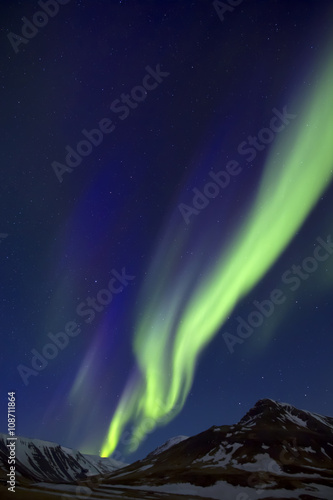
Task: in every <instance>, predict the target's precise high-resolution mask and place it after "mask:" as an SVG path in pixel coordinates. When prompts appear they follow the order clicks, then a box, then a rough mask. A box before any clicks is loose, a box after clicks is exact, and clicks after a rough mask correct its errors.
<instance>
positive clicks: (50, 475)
mask: <svg viewBox="0 0 333 500" xmlns="http://www.w3.org/2000/svg"><path fill="white" fill-rule="evenodd" d="M7 437H8V435H7V434H0V469H1V470H2V471H7V472H8V448H7ZM15 452H16V464H15V467H16V474H17V476H18V477H21V480H22V479H23V480H25V481H34V482H35V481H38V482H39V481H43V482H49V483H72V482H73V481H77V480H82V479H85V478H87V477H89V476H94V475H98V474H106V473H110V472H112V471H114V470H115V469H119V468H120V467H123V466H124V465H125V464H123V463H121V462H117V461H116V460H113V459H111V458H101V457H96V456H93V455H91V456H90V455H83V454H82V453H80V452H79V451H77V450H72V449H69V448H65V447H63V446H60V445H58V444H56V443H52V442H49V441H41V440H39V439H26V438H23V437H17V441H16V450H15Z"/></svg>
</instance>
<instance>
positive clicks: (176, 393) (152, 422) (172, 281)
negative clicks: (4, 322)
mask: <svg viewBox="0 0 333 500" xmlns="http://www.w3.org/2000/svg"><path fill="white" fill-rule="evenodd" d="M327 61H330V57H329V58H327V60H326V61H325V62H326V64H324V65H322V66H321V68H320V72H319V73H318V75H319V76H318V81H317V83H314V84H313V88H314V90H313V91H311V92H310V93H309V95H307V96H305V97H304V98H303V99H302V100H301V101H302V102H301V110H300V112H299V113H298V114H297V117H296V119H295V120H293V122H292V124H291V125H289V126H288V129H287V131H286V132H285V133H284V134H280V135H279V136H278V137H276V138H275V140H274V143H273V145H272V147H271V150H270V152H269V156H268V159H267V161H266V165H265V168H264V173H263V176H262V179H261V182H260V185H259V188H258V192H257V195H256V197H255V199H254V202H253V204H252V206H251V207H250V210H249V213H248V215H247V216H246V218H245V221H244V222H243V223H242V224H240V225H239V227H238V228H237V229H236V231H235V236H234V238H232V239H231V240H230V242H229V243H228V244H227V245H222V244H221V248H220V249H219V255H218V257H217V259H216V261H215V263H214V265H213V266H211V267H210V270H209V271H208V272H205V273H203V275H201V276H200V279H198V275H199V270H200V269H201V263H202V259H203V258H204V257H205V256H200V257H199V256H198V255H196V256H195V257H194V258H193V259H192V260H189V261H188V262H180V261H179V254H180V247H181V244H179V247H178V248H177V247H176V248H174V249H170V248H169V246H170V241H171V240H170V237H171V238H172V240H178V241H181V242H183V240H184V238H185V237H184V236H183V235H182V231H183V228H182V229H178V232H176V233H177V234H175V235H173V236H172V235H170V234H168V237H165V238H164V239H163V241H162V243H161V245H160V248H159V251H158V253H157V255H156V257H155V259H154V261H153V264H152V269H151V271H150V273H149V275H150V276H151V280H150V282H149V284H148V286H146V289H145V290H144V291H143V299H144V302H145V304H146V307H145V308H144V310H143V312H142V316H141V317H140V321H138V324H137V327H136V329H135V335H134V352H135V355H136V358H137V362H138V366H139V369H140V374H139V376H138V377H136V378H135V379H134V380H133V379H132V380H131V381H130V382H129V383H128V385H127V387H126V388H125V391H124V393H123V396H122V398H121V400H120V403H119V405H118V407H117V409H116V411H115V414H114V416H113V419H112V421H111V424H110V428H109V432H108V435H107V436H106V439H105V441H104V444H103V448H102V453H101V454H102V456H108V455H110V454H111V453H112V452H113V451H114V450H115V448H116V446H117V444H118V442H119V440H120V438H121V435H122V432H123V431H124V429H125V427H126V426H127V424H128V423H129V422H133V424H134V429H135V431H134V433H133V436H134V437H135V439H133V440H132V442H131V445H130V451H134V450H135V449H136V448H137V446H138V445H139V443H140V442H141V441H142V439H143V438H144V436H145V434H147V432H148V426H150V429H151V427H154V426H156V425H159V424H160V423H161V419H163V423H165V422H166V421H168V420H170V418H172V417H173V416H174V415H175V411H173V412H172V410H174V409H175V408H176V413H177V412H179V411H180V409H181V408H182V406H183V404H184V402H185V399H186V397H187V395H188V393H189V390H190V387H191V385H192V382H193V377H194V371H195V366H196V362H197V360H198V357H199V355H200V353H201V352H202V350H203V349H204V347H205V346H206V345H207V344H208V343H209V342H210V341H211V339H212V338H213V337H214V335H215V334H216V333H217V332H218V330H219V329H220V328H221V326H222V325H223V323H224V322H225V320H226V318H227V316H228V315H230V313H231V312H232V310H233V309H234V308H235V306H236V304H237V303H238V302H239V300H240V299H241V298H242V297H244V296H245V295H246V294H247V293H248V292H249V291H250V290H251V289H252V288H253V287H254V286H255V285H256V284H257V283H258V282H259V280H260V279H261V278H262V277H263V276H264V275H265V273H267V271H268V270H269V269H270V268H271V266H272V265H273V264H274V262H276V260H277V259H278V257H279V256H280V255H281V253H282V252H283V250H284V249H285V248H286V246H287V245H288V244H289V242H290V241H291V240H292V238H293V237H294V235H295V233H296V232H297V231H298V229H299V228H300V226H301V225H302V224H303V222H304V221H305V219H306V217H307V216H308V215H309V213H310V212H311V210H312V209H313V207H314V206H315V204H316V202H317V201H318V199H319V197H320V196H321V195H322V194H323V192H324V191H325V189H326V188H327V186H328V185H329V183H330V181H331V179H332V168H333V113H332V109H333V92H332V83H333V63H332V62H329V63H328V65H327ZM180 269H181V270H180ZM175 271H177V272H175ZM175 276H176V277H175ZM150 429H149V430H150Z"/></svg>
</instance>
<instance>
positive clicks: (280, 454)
mask: <svg viewBox="0 0 333 500" xmlns="http://www.w3.org/2000/svg"><path fill="white" fill-rule="evenodd" d="M105 482H106V483H108V484H109V485H115V484H117V485H118V486H119V485H124V486H125V485H126V486H129V487H131V488H137V489H138V488H141V487H142V488H145V489H147V487H148V488H149V489H154V490H155V491H161V492H162V491H164V492H174V493H175V494H180V493H183V494H184V493H185V494H186V495H188V494H191V495H198V496H201V495H202V496H205V497H207V496H208V497H211V498H221V499H223V500H224V499H227V498H230V499H236V498H237V494H238V493H244V497H242V498H244V500H249V499H252V498H258V494H259V493H260V495H261V496H260V498H261V499H264V498H265V499H266V498H267V499H268V498H276V497H277V496H278V497H279V498H302V497H301V495H308V496H304V497H303V498H304V499H305V498H306V499H319V498H322V499H325V500H333V418H330V417H324V416H321V415H318V414H315V413H310V412H308V411H304V410H299V409H297V408H295V407H293V406H291V405H288V404H285V403H277V402H275V401H273V400H271V399H263V400H260V401H258V402H257V403H256V405H255V406H254V407H253V408H252V409H251V410H250V411H249V412H248V413H247V414H246V415H245V416H244V417H243V418H242V419H241V420H240V421H239V422H238V424H235V425H231V426H229V425H225V426H214V427H211V428H210V429H208V430H207V431H205V432H202V433H200V434H198V435H196V436H193V437H190V438H188V439H186V440H183V441H181V442H179V443H177V444H174V445H173V446H171V447H169V448H168V449H166V450H165V451H161V452H160V453H159V454H158V455H154V454H150V455H148V456H147V457H146V458H145V459H144V460H140V461H138V462H136V463H134V464H131V465H129V466H128V467H125V468H123V469H122V470H121V471H119V472H117V471H115V472H114V473H112V475H110V476H109V478H108V479H106V480H105ZM228 492H229V493H228ZM246 495H247V496H246ZM253 495H255V496H253Z"/></svg>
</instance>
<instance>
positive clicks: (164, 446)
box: [147, 436, 188, 458]
mask: <svg viewBox="0 0 333 500" xmlns="http://www.w3.org/2000/svg"><path fill="white" fill-rule="evenodd" d="M185 439H188V436H175V437H173V438H170V439H168V440H167V441H166V442H165V443H164V444H162V445H161V446H159V447H158V448H156V450H154V451H151V452H150V453H149V454H148V455H147V458H148V457H153V456H156V455H159V454H160V453H162V451H165V450H168V449H169V448H171V447H172V446H174V445H175V444H178V443H181V442H182V441H184V440H185Z"/></svg>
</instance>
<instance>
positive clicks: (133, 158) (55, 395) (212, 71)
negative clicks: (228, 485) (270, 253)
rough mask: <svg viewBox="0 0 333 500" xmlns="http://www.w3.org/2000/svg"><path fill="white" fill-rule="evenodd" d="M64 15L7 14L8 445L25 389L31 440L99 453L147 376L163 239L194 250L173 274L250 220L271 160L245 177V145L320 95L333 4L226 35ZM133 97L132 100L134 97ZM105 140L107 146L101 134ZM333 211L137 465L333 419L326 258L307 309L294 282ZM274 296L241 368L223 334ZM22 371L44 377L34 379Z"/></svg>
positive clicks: (71, 8)
mask: <svg viewBox="0 0 333 500" xmlns="http://www.w3.org/2000/svg"><path fill="white" fill-rule="evenodd" d="M60 3H61V2H60V1H59V3H58V4H56V7H55V6H54V5H55V4H54V2H51V4H52V5H53V9H54V11H52V5H51V4H50V5H49V7H48V8H49V9H51V10H50V11H49V12H50V15H47V14H44V15H43V16H42V17H40V16H39V17H38V16H37V17H36V16H35V17H33V16H34V15H35V13H36V12H38V11H41V7H40V6H39V5H38V2H35V1H30V0H29V1H24V2H22V1H3V2H1V6H0V15H1V19H2V34H1V36H2V44H1V47H2V49H1V92H2V99H1V103H2V104H1V115H0V116H1V118H0V120H1V123H2V148H1V153H0V154H1V160H2V161H1V165H2V168H1V190H2V196H1V202H0V203H1V225H0V234H1V239H0V261H1V263H2V265H1V281H0V289H1V298H0V304H1V318H2V320H1V326H0V328H1V330H0V331H1V336H2V344H1V345H2V349H1V354H0V356H1V372H2V375H1V380H2V383H1V389H2V390H1V392H2V394H1V400H2V402H3V404H2V406H1V413H0V430H1V431H3V432H5V431H6V393H7V392H8V391H12V390H14V391H16V398H17V403H16V404H17V428H16V432H17V434H18V435H23V436H27V437H36V438H40V439H45V440H50V441H56V442H60V443H61V444H63V445H65V446H69V447H77V448H79V449H82V450H83V451H89V452H93V453H97V452H98V450H100V448H101V444H102V441H103V439H104V437H105V435H106V432H107V429H108V425H109V423H110V420H111V418H112V414H113V412H114V410H115V408H116V406H117V403H118V402H119V400H120V397H121V394H122V391H123V389H124V387H125V384H126V381H127V379H128V376H129V375H130V374H131V373H133V369H135V356H134V354H133V349H132V339H133V334H134V328H135V322H136V319H137V317H140V315H141V314H143V311H142V309H143V308H144V304H142V289H143V287H144V284H145V282H146V280H147V279H148V278H149V279H150V282H151V280H152V277H151V276H148V275H149V269H150V265H151V263H152V262H153V260H154V258H155V255H156V248H157V247H158V244H159V242H160V241H162V240H163V238H165V230H166V229H165V228H166V227H167V226H168V225H169V223H170V221H176V224H177V227H178V228H179V227H180V228H181V231H180V232H179V231H178V233H177V234H178V235H179V234H183V235H184V237H186V238H187V237H188V238H189V243H188V246H187V251H186V252H185V253H184V254H182V255H181V256H180V258H179V263H178V266H179V268H178V271H179V272H181V269H182V266H183V263H184V265H185V263H189V262H190V261H191V258H192V257H193V253H192V251H191V248H193V249H194V248H198V243H202V251H204V252H205V255H206V257H207V265H209V264H210V262H214V259H215V258H216V248H217V245H218V244H220V243H221V242H226V243H227V242H228V241H229V239H230V237H231V234H232V232H233V228H234V227H235V225H237V224H238V223H239V221H242V220H243V218H244V217H245V214H246V213H247V210H248V206H249V203H250V202H251V200H253V198H254V196H255V194H256V188H257V185H258V181H259V179H260V175H261V173H262V171H263V167H264V164H265V160H266V158H267V155H268V153H269V149H270V148H269V147H267V148H264V149H263V150H262V151H257V153H256V155H255V158H253V159H252V160H251V161H248V160H247V158H248V157H247V156H246V155H243V156H240V154H239V152H238V147H239V144H240V143H241V142H242V141H244V140H246V138H247V137H248V136H249V135H250V134H256V133H257V132H258V131H259V130H260V129H262V128H263V127H265V126H267V124H268V123H269V122H270V120H271V118H272V116H273V112H272V110H273V108H276V109H278V110H282V109H283V107H284V106H285V105H288V110H289V109H290V112H293V110H292V102H293V97H295V95H297V94H298V93H302V92H303V91H305V90H308V89H309V88H310V89H311V86H312V85H313V84H314V82H315V81H316V73H315V69H314V68H315V67H316V64H317V62H318V60H320V58H321V55H322V50H323V48H324V46H325V42H327V37H328V35H329V33H330V31H331V30H332V26H331V25H330V23H329V20H330V16H331V14H332V9H331V2H330V1H324V0H321V1H320V2H314V1H304V0H303V1H301V0H296V1H293V2H288V1H287V0H280V1H274V0H267V1H259V0H244V1H243V2H240V3H239V5H238V6H237V7H234V8H233V10H232V11H227V12H226V13H225V14H224V19H223V20H221V19H220V18H219V16H218V14H217V12H216V10H215V9H214V6H213V3H212V2H206V1H196V2H191V1H188V2H176V1H163V2H162V1H160V2H152V1H142V2H135V1H126V0H123V1H115V2H113V1H107V0H94V1H92V0H86V1H84V0H70V1H69V2H67V3H66V2H63V5H60ZM41 4H43V2H41ZM45 9H46V10H47V7H45V8H44V10H45ZM51 12H52V16H51ZM23 17H24V18H25V19H23V20H22V18H23ZM33 19H34V21H35V24H38V23H39V26H40V25H43V24H45V26H44V25H43V26H40V27H38V28H36V27H35V28H34V27H33V25H31V24H30V23H31V22H32V20H33ZM24 26H25V27H24ZM22 29H23V31H22ZM10 33H12V34H11V35H10ZM13 34H14V35H13ZM8 35H9V37H8ZM16 35H17V36H16ZM20 36H21V37H22V36H24V39H22V38H21V39H20V38H18V37H20ZM147 75H149V76H147ZM159 75H161V76H159ZM142 85H145V88H146V92H145V93H142V88H143V87H142ZM135 87H136V90H133V89H134V88H135ZM140 89H141V90H140ZM131 92H132V95H133V92H134V95H135V96H136V102H135V100H133V98H132V99H130V98H126V97H124V94H128V93H131ZM126 99H129V100H127V101H126ZM121 100H122V101H123V102H122V103H121V102H120V101H121ZM120 106H122V108H121V107H120ZM98 127H99V128H100V129H101V130H103V134H101V133H96V132H95V135H93V136H92V135H90V134H89V132H90V131H91V130H92V129H96V128H98ZM82 130H85V131H86V132H82ZM284 132H285V133H288V132H287V130H286V131H284ZM89 138H90V143H89V142H88V143H87V142H85V143H81V146H78V143H80V142H81V141H87V139H89ZM94 141H95V144H94ZM91 142H92V143H93V145H91ZM87 144H88V145H87ZM66 146H68V148H69V149H65V148H66ZM317 147H318V148H320V144H318V145H317ZM76 148H79V150H80V151H81V156H82V158H81V159H80V158H79V157H78V156H77V155H75V153H74V155H75V156H73V152H72V151H73V150H74V151H75V150H76ZM80 148H81V149H80ZM69 151H70V152H71V153H70V154H71V156H70V157H69V158H68V161H67V164H66V160H65V157H66V155H67V154H68V152H69ZM78 158H79V159H78ZM235 159H237V160H239V163H240V165H241V168H242V173H241V174H240V175H237V176H235V177H234V178H232V179H231V181H230V184H229V185H228V186H227V187H226V188H225V189H223V190H221V193H220V194H219V196H218V197H216V198H215V199H214V200H212V201H211V202H210V204H209V206H208V207H207V208H205V210H204V211H203V212H202V213H199V214H193V215H191V217H190V223H189V224H186V222H185V220H184V219H183V216H182V214H181V212H180V210H179V204H180V203H184V204H187V205H189V204H190V203H191V201H192V198H193V189H199V190H200V189H201V188H202V187H203V186H204V185H205V184H206V183H207V180H209V172H210V171H211V170H212V169H213V170H214V171H216V172H217V171H219V170H221V169H225V168H226V164H227V163H228V162H229V161H232V160H235ZM54 162H57V163H56V164H55V163H54ZM76 163H77V165H76V166H74V165H75V164H76ZM55 165H56V166H55ZM61 165H62V166H61ZM69 165H71V166H69ZM314 168H315V166H314ZM55 169H57V172H58V175H56V172H55ZM59 178H60V179H61V180H62V182H59ZM332 194H333V192H332V188H330V189H328V190H327V191H326V193H325V194H324V195H323V196H322V197H321V198H320V200H319V202H318V204H317V205H316V207H315V208H314V210H313V211H312V213H311V214H310V216H309V217H308V218H307V220H306V222H305V223H304V224H303V226H302V228H301V229H300V230H299V231H298V232H297V234H296V235H295V237H294V239H293V240H292V242H291V244H290V245H289V246H288V248H287V249H286V250H285V251H284V252H283V253H282V255H281V256H280V258H279V259H278V261H277V262H276V263H275V264H274V266H273V267H272V268H271V269H270V270H269V272H268V273H267V274H266V275H265V277H264V278H263V279H262V280H261V281H260V283H259V284H258V285H257V286H256V287H255V288H254V289H253V290H251V291H250V292H249V294H248V295H247V296H246V297H244V298H243V299H242V300H241V301H240V303H239V304H238V305H237V306H236V308H235V310H234V311H233V313H232V315H231V316H230V318H229V320H228V321H227V322H226V323H225V324H224V325H223V326H222V327H221V329H220V331H219V333H218V334H217V335H216V336H215V338H214V340H213V341H212V342H211V343H210V344H209V345H208V346H207V347H206V348H205V350H204V351H203V352H202V354H201V356H200V358H199V362H198V365H197V369H196V373H195V378H194V383H193V386H192V388H191V391H190V394H189V396H188V399H187V400H186V402H185V405H184V408H183V409H182V411H181V412H180V413H179V414H178V415H177V416H176V417H175V418H174V419H173V420H172V421H171V422H170V423H169V424H168V425H166V426H164V427H158V428H157V429H156V430H155V431H154V432H153V433H151V434H149V436H148V437H147V439H146V440H145V441H144V443H143V444H142V445H141V447H140V448H139V450H138V451H137V452H136V453H135V454H133V455H131V456H130V457H128V458H127V460H134V459H136V458H138V457H141V456H143V455H145V454H146V453H147V452H149V451H151V450H152V449H153V448H154V447H156V446H158V445H159V444H161V443H162V442H163V441H165V440H166V439H168V438H169V437H171V436H174V435H178V434H185V435H192V434H195V433H198V432H200V431H203V430H205V429H206V428H208V427H210V426H211V425H221V424H225V423H233V422H235V421H237V420H239V419H240V418H241V417H242V415H243V414H244V413H245V412H246V411H247V410H248V409H249V408H250V407H251V406H253V404H254V403H255V402H256V401H257V400H258V399H260V398H263V397H269V398H272V399H277V400H279V401H285V402H289V403H291V404H293V405H295V406H298V407H300V408H304V409H308V410H311V411H315V412H318V413H323V414H326V415H333V403H332V368H331V366H332V363H331V359H332V342H333V341H332V335H331V325H332V312H331V311H332V277H333V257H332V256H330V258H328V259H327V260H325V261H323V262H320V263H319V266H318V269H317V270H316V271H315V272H313V273H312V274H311V275H310V276H309V277H308V278H306V279H305V278H304V279H300V283H299V287H298V288H297V290H295V291H293V290H291V285H290V283H289V284H288V283H286V282H285V280H283V279H282V276H283V275H284V273H286V272H287V271H288V270H290V269H292V266H293V265H299V264H301V263H302V261H303V260H304V259H305V258H307V257H309V256H312V255H313V252H314V249H315V247H316V245H318V242H317V241H316V239H317V238H318V237H319V238H322V240H323V241H327V239H328V237H329V235H330V234H331V231H332V229H333V226H332V217H331V207H332ZM272 224H274V220H272ZM191 226H192V227H193V228H194V229H193V230H192V229H191ZM169 227H170V225H169ZM182 228H183V229H182ZM182 231H183V233H182ZM207 234H208V235H209V239H208V240H205V238H206V237H207ZM201 235H202V238H203V240H202V242H201ZM167 238H169V240H170V248H173V246H174V247H175V248H177V245H178V244H179V242H178V241H176V239H175V238H174V237H173V235H172V234H170V233H168V234H167ZM124 269H125V270H124ZM240 272H241V270H240ZM162 273H163V269H161V274H162ZM124 275H125V278H124ZM126 275H127V276H128V277H127V278H126ZM121 276H122V277H121ZM158 278H159V273H158V272H157V273H155V275H154V276H153V281H154V279H155V280H156V287H158V285H159V280H158ZM193 279H194V286H195V282H196V281H195V280H197V281H199V282H200V279H201V274H200V271H199V272H198V273H197V275H196V276H194V277H193ZM108 284H109V289H110V290H112V293H113V295H112V301H111V302H110V303H109V304H106V303H107V302H108V300H109V298H110V293H111V292H109V295H107V294H106V295H105V293H104V295H103V293H102V292H100V290H102V289H106V288H107V286H108ZM275 288H279V289H281V290H282V291H283V293H284V296H285V297H286V298H285V301H284V303H283V304H281V305H278V306H276V309H275V311H274V314H272V315H271V317H270V318H267V320H265V321H264V323H263V324H262V325H261V326H260V327H258V328H255V329H254V331H253V333H252V334H251V335H250V336H249V338H248V339H246V340H245V341H244V343H243V344H238V345H235V346H234V352H233V353H231V352H230V350H229V349H228V346H227V344H226V341H225V335H224V334H225V332H229V333H231V334H234V333H235V332H236V329H237V325H238V323H239V320H238V319H237V318H239V317H241V318H243V319H244V320H246V319H247V318H248V316H249V314H250V313H251V312H252V311H253V310H254V309H255V308H254V305H253V302H254V301H255V300H257V301H263V300H265V299H267V298H268V297H269V296H270V293H271V291H272V290H273V289H275ZM151 293H152V295H153V294H154V288H152V290H151ZM98 294H99V295H98ZM88 297H90V298H91V299H88ZM96 297H99V298H100V299H101V301H100V303H99V305H97V306H96V302H95V303H94V302H92V301H93V299H94V298H96ZM103 301H105V305H104V306H101V303H103ZM94 304H95V305H94ZM78 307H79V311H81V314H78ZM87 310H90V313H89V312H87ZM92 311H93V312H92ZM89 318H90V320H91V321H90V322H86V320H87V319H89ZM72 322H75V324H74V325H73V324H72ZM66 326H67V334H68V335H69V337H68V335H66V336H65V335H63V336H61V335H60V336H58V337H57V339H58V342H59V343H60V344H61V342H63V344H62V348H60V347H59V346H58V349H56V348H52V347H50V348H49V349H50V350H49V355H50V357H52V356H53V359H49V360H48V361H47V365H46V363H45V367H43V366H42V365H38V370H36V369H34V367H33V365H32V360H33V356H34V355H35V354H36V351H38V353H41V352H42V350H43V348H44V347H45V345H46V344H50V342H51V344H52V336H51V337H50V335H48V334H50V333H51V334H53V335H56V334H57V333H59V332H64V329H65V328H66ZM54 338H55V337H53V339H54ZM61 339H62V340H61ZM66 339H67V340H66ZM66 342H67V343H66ZM60 344H59V345H60ZM64 344H66V345H64ZM52 349H53V350H52ZM32 350H36V351H33V352H32ZM40 363H43V361H40ZM19 365H21V368H20V369H18V366H19ZM22 365H24V366H25V367H27V368H29V370H30V369H31V370H34V373H32V372H24V373H25V374H26V375H25V376H24V375H22V373H23V372H22V370H24V369H23V368H22ZM35 368H36V366H35ZM164 376H165V377H166V376H167V375H166V374H164ZM23 379H25V383H24V380H23ZM128 432H129V433H130V432H131V429H129V430H128ZM124 440H126V439H124ZM119 450H120V452H121V453H122V445H120V447H119Z"/></svg>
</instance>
